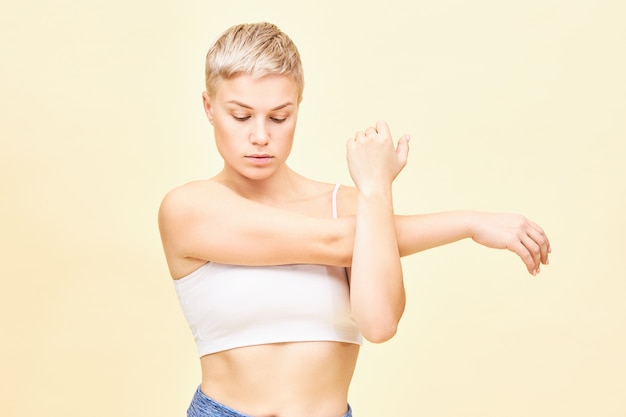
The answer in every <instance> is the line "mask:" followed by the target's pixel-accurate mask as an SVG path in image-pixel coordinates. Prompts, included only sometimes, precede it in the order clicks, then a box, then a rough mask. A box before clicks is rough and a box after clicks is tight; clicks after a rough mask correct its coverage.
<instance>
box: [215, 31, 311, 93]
mask: <svg viewBox="0 0 626 417" xmlns="http://www.w3.org/2000/svg"><path fill="white" fill-rule="evenodd" d="M241 74H246V75H252V76H254V77H262V76H264V75H271V74H281V75H288V76H290V77H291V78H292V79H293V80H294V81H295V83H296V85H297V86H298V98H299V99H301V98H302V91H303V89H304V74H303V70H302V62H301V61H300V54H299V53H298V49H297V48H296V45H295V44H294V43H293V41H292V40H291V39H290V38H289V36H287V34H286V33H284V32H282V31H281V30H280V29H279V28H278V27H277V26H276V25H274V24H272V23H266V22H263V23H247V24H240V25H235V26H232V27H231V28H229V29H227V30H226V31H225V32H224V33H222V35H221V36H220V37H219V38H218V39H217V40H216V41H215V43H214V44H213V45H212V46H211V48H210V49H209V52H208V53H207V55H206V66H205V82H206V90H207V93H208V94H209V95H210V96H214V95H215V92H216V90H217V86H218V84H219V82H220V80H222V79H229V78H231V77H234V76H237V75H241Z"/></svg>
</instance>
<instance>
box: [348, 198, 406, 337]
mask: <svg viewBox="0 0 626 417" xmlns="http://www.w3.org/2000/svg"><path fill="white" fill-rule="evenodd" d="M351 274H352V275H351V284H350V298H351V304H352V311H353V314H354V318H355V320H356V322H357V324H358V325H359V327H360V328H361V331H362V332H363V335H364V336H365V337H366V338H367V339H368V340H370V341H373V342H383V341H385V340H388V339H389V338H391V337H392V336H393V335H394V334H395V332H396V329H397V324H398V322H399V320H400V318H401V316H402V313H403V312H404V305H405V292H404V283H403V277H402V265H401V263H400V254H399V251H398V242H397V239H396V226H395V218H394V214H393V204H392V200H391V190H384V191H383V192H380V193H378V192H377V193H372V194H364V193H359V196H358V206H357V216H356V229H355V233H354V250H353V254H352V269H351Z"/></svg>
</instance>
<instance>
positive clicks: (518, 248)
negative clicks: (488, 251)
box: [506, 240, 537, 276]
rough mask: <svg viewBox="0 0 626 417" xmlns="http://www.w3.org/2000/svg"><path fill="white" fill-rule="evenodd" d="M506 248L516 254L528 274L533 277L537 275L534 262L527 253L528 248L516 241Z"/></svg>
mask: <svg viewBox="0 0 626 417" xmlns="http://www.w3.org/2000/svg"><path fill="white" fill-rule="evenodd" d="M506 248H507V249H508V250H510V251H511V252H513V253H516V254H517V255H518V256H519V257H520V258H521V259H522V262H524V265H526V269H527V270H528V273H530V274H532V275H533V276H534V275H537V273H536V272H535V271H536V268H535V261H534V259H533V257H532V255H531V254H530V252H529V251H528V248H526V246H524V244H523V243H522V242H521V240H516V241H515V242H513V243H510V244H508V245H507V247H506Z"/></svg>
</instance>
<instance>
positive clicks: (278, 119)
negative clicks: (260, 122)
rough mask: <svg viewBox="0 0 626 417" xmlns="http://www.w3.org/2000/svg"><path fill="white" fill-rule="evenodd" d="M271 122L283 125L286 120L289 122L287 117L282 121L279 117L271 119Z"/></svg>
mask: <svg viewBox="0 0 626 417" xmlns="http://www.w3.org/2000/svg"><path fill="white" fill-rule="evenodd" d="M270 120H271V121H272V122H275V123H282V122H284V121H285V120H287V118H286V117H285V118H283V119H281V118H279V117H270Z"/></svg>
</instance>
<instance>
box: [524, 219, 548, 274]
mask: <svg viewBox="0 0 626 417" xmlns="http://www.w3.org/2000/svg"><path fill="white" fill-rule="evenodd" d="M528 235H529V236H530V238H531V239H533V240H534V241H535V242H536V243H537V245H538V246H539V251H540V254H541V263H542V264H544V265H548V264H549V263H550V260H549V259H548V256H549V254H550V241H549V240H548V237H547V236H546V234H545V233H544V231H543V229H542V228H541V227H539V226H537V225H536V224H534V223H532V222H531V227H530V228H529V230H528Z"/></svg>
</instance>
